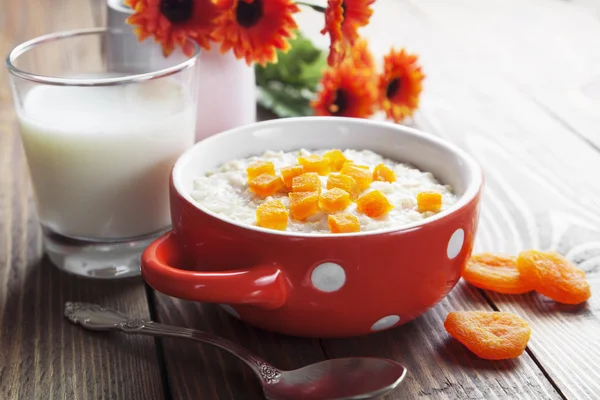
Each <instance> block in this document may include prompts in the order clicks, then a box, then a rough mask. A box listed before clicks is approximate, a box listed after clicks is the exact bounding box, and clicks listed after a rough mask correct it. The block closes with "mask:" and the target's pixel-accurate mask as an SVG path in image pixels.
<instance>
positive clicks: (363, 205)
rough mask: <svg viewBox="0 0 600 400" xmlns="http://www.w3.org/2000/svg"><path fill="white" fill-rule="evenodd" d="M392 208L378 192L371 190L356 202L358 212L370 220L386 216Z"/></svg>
mask: <svg viewBox="0 0 600 400" xmlns="http://www.w3.org/2000/svg"><path fill="white" fill-rule="evenodd" d="M392 208H394V206H393V205H392V203H390V202H389V200H388V199H387V197H385V195H384V194H383V193H381V191H380V190H372V191H370V192H369V193H367V194H364V195H362V196H361V197H360V198H359V199H358V200H356V209H357V210H358V212H360V213H363V214H365V215H368V216H369V217H371V218H377V217H381V216H382V215H385V214H387V213H388V212H389V211H390V210H391V209H392Z"/></svg>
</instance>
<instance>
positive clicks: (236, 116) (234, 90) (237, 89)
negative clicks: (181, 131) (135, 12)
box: [107, 0, 256, 141]
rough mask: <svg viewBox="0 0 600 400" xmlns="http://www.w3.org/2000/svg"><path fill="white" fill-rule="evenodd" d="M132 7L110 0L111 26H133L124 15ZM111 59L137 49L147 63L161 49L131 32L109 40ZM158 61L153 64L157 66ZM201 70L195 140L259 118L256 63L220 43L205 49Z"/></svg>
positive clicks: (128, 13)
mask: <svg viewBox="0 0 600 400" xmlns="http://www.w3.org/2000/svg"><path fill="white" fill-rule="evenodd" d="M131 13H132V10H131V9H130V8H129V7H128V6H126V5H124V4H123V1H122V0H107V19H108V23H107V25H108V27H110V28H115V29H126V30H131V26H130V25H128V24H127V23H126V22H125V19H126V18H127V17H128V16H129V15H130V14H131ZM107 46H108V60H107V63H108V65H109V67H110V64H111V59H112V58H113V57H119V55H120V54H122V53H123V52H124V51H127V52H129V54H131V53H136V57H139V59H140V61H141V62H143V63H144V64H147V63H148V60H149V59H153V60H158V61H154V64H155V63H156V62H160V58H158V57H149V54H150V53H154V52H157V51H159V49H158V47H157V46H158V45H157V44H155V43H154V42H153V41H152V39H147V40H146V41H144V42H142V43H140V42H138V40H137V38H136V37H135V36H134V35H133V33H132V34H131V38H130V40H121V41H120V42H119V43H107ZM157 66H158V65H152V67H154V68H156V67H157ZM196 67H197V68H198V69H199V71H198V75H197V76H198V81H199V82H198V113H197V120H196V141H200V140H202V139H205V138H207V137H209V136H212V135H214V134H215V133H219V132H222V131H224V130H228V129H232V128H236V127H238V126H242V125H246V124H250V123H252V122H255V121H256V79H255V75H254V65H247V64H246V61H244V60H238V59H236V58H235V56H234V55H233V53H232V52H231V51H230V52H227V53H226V54H221V52H220V51H219V49H218V44H213V46H212V49H210V50H208V51H204V50H203V51H202V52H201V54H200V57H199V58H198V63H197V66H196Z"/></svg>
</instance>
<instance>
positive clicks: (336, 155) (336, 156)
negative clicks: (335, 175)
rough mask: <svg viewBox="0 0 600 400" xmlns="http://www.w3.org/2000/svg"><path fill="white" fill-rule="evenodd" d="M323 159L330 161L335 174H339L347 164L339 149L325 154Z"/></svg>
mask: <svg viewBox="0 0 600 400" xmlns="http://www.w3.org/2000/svg"><path fill="white" fill-rule="evenodd" d="M323 158H327V159H329V165H330V166H331V170H332V171H333V172H338V171H339V170H340V169H342V167H343V166H344V163H345V162H346V156H345V155H344V153H342V151H341V150H339V149H334V150H331V151H328V152H326V153H325V154H323Z"/></svg>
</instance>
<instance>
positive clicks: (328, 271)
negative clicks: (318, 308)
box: [310, 262, 346, 292]
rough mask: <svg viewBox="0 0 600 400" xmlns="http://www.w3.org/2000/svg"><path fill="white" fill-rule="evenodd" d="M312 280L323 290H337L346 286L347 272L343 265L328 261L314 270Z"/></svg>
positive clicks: (315, 285)
mask: <svg viewBox="0 0 600 400" xmlns="http://www.w3.org/2000/svg"><path fill="white" fill-rule="evenodd" d="M310 280H311V281H312V284H313V285H314V287H316V288H317V289H319V290H320V291H322V292H335V291H336V290H339V289H340V288H341V287H342V286H344V282H346V272H344V268H342V267H341V266H339V265H337V264H334V263H330V262H327V263H323V264H321V265H319V266H318V267H317V268H315V269H314V270H313V272H312V274H311V276H310Z"/></svg>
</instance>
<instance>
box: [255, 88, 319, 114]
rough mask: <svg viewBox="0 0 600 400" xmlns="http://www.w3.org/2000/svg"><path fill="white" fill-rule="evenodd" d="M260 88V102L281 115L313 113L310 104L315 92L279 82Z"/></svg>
mask: <svg viewBox="0 0 600 400" xmlns="http://www.w3.org/2000/svg"><path fill="white" fill-rule="evenodd" d="M258 89H259V90H258V104H260V105H261V106H262V107H264V108H266V109H268V110H271V111H272V112H273V113H275V114H276V115H277V116H279V117H282V118H284V117H303V116H307V115H311V114H312V113H313V111H312V108H311V106H310V100H311V98H312V95H313V92H310V91H307V90H299V89H298V88H294V87H291V86H286V85H282V84H281V83H279V82H271V83H269V84H267V85H265V86H259V88H258Z"/></svg>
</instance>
